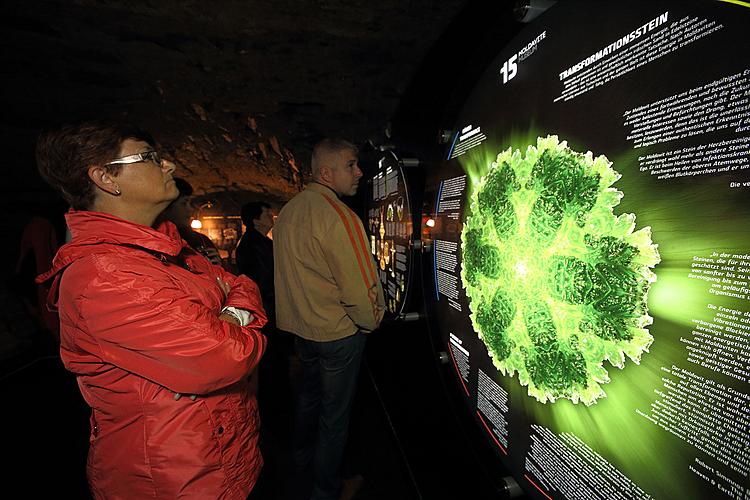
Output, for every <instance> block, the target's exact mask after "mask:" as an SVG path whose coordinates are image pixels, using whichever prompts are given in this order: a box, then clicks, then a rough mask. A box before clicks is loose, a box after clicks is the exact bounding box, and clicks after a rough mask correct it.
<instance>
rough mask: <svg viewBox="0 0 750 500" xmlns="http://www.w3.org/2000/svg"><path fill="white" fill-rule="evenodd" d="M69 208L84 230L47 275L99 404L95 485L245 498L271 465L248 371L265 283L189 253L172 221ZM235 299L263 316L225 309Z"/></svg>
mask: <svg viewBox="0 0 750 500" xmlns="http://www.w3.org/2000/svg"><path fill="white" fill-rule="evenodd" d="M66 218H67V221H68V227H69V228H70V230H71V232H72V234H73V240H72V241H71V242H70V243H69V244H67V245H65V246H63V247H62V248H60V250H59V251H58V253H57V255H56V256H55V260H54V263H53V267H52V269H51V270H50V271H49V272H48V273H45V274H43V275H42V276H40V277H39V278H38V280H37V281H39V282H42V281H45V280H49V279H50V278H52V277H54V282H53V285H52V289H51V292H50V303H51V304H53V305H54V304H56V305H57V307H58V310H59V314H60V337H61V339H60V340H61V347H60V354H61V356H62V359H63V362H64V363H65V367H66V368H67V369H68V370H70V371H71V372H73V373H75V374H76V376H77V378H78V385H79V387H80V389H81V393H82V394H83V397H84V399H85V400H86V402H87V403H88V404H89V406H91V409H92V412H91V437H90V448H89V456H88V467H87V472H88V478H89V485H90V487H91V490H92V493H93V494H94V497H96V498H123V499H143V498H169V499H172V498H200V499H208V498H211V499H214V498H217V499H218V498H222V499H235V498H237V499H244V498H245V497H246V496H247V494H248V492H249V491H250V490H251V489H252V486H253V485H254V484H255V481H256V480H257V478H258V474H259V473H260V469H261V466H262V464H263V460H262V458H261V456H260V452H259V450H258V429H259V425H260V422H259V419H258V410H257V403H256V399H255V395H254V394H251V393H250V391H248V382H247V380H248V374H249V373H250V372H251V371H252V370H253V368H254V367H255V366H256V365H257V364H258V362H259V360H260V358H261V356H262V354H263V350H264V348H265V337H264V336H263V335H261V333H260V328H261V327H262V326H263V325H264V324H265V322H266V317H265V313H264V312H263V308H262V306H261V302H260V296H259V293H258V289H257V287H256V286H255V284H254V283H253V282H252V281H250V280H249V279H247V278H245V277H236V276H233V275H231V274H229V273H227V272H225V271H224V270H223V269H222V268H221V267H219V266H213V265H211V264H210V263H209V262H208V260H206V259H205V258H204V257H202V256H200V255H198V254H194V253H193V252H190V250H189V249H188V248H185V243H184V242H183V241H182V240H181V239H180V237H179V233H178V232H177V228H175V226H174V225H173V224H171V223H165V224H163V225H162V226H161V227H160V228H159V229H158V230H154V229H151V228H149V227H146V226H141V225H138V224H134V223H131V222H127V221H124V220H122V219H119V218H117V217H114V216H112V215H109V214H103V213H97V212H83V211H71V212H69V213H68V215H67V216H66ZM181 252H182V253H181ZM186 254H189V255H188V256H187V257H186V258H185V259H184V261H185V263H186V267H187V268H186V267H183V265H181V263H180V262H179V258H176V257H178V256H180V255H181V256H184V255H186ZM188 268H189V269H188ZM63 271H64V272H63ZM217 277H220V278H221V279H223V280H224V281H226V282H227V283H228V284H229V285H230V286H231V291H230V292H229V294H228V297H226V298H225V297H224V293H223V292H222V290H221V288H220V287H219V285H218V284H217V279H216V278H217ZM223 306H234V307H238V308H242V309H245V310H248V311H250V312H251V313H252V314H253V315H254V316H255V319H254V321H253V323H252V324H251V325H249V326H246V327H239V326H235V325H232V324H230V323H227V322H225V321H221V320H219V319H218V317H219V314H220V311H221V308H222V307H223ZM176 392H177V393H182V394H197V395H198V397H197V398H196V399H195V401H192V400H191V399H190V398H189V397H182V398H181V399H179V400H178V401H175V399H174V396H175V393H176Z"/></svg>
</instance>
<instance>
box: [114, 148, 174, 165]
mask: <svg viewBox="0 0 750 500" xmlns="http://www.w3.org/2000/svg"><path fill="white" fill-rule="evenodd" d="M145 161H152V162H154V163H156V164H157V165H158V166H160V167H161V162H162V159H161V155H159V153H158V152H157V151H144V152H143V153H136V154H134V155H128V156H123V157H122V158H117V159H115V160H112V161H111V162H109V163H105V164H104V165H105V166H106V165H127V164H130V163H140V162H145Z"/></svg>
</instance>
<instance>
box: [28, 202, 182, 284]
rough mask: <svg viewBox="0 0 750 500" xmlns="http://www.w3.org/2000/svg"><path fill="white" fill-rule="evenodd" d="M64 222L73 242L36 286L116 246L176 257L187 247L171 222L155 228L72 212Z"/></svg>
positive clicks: (66, 216) (89, 213)
mask: <svg viewBox="0 0 750 500" xmlns="http://www.w3.org/2000/svg"><path fill="white" fill-rule="evenodd" d="M65 220H66V222H67V224H68V229H70V233H71V234H72V236H73V239H72V241H71V242H70V243H67V244H65V245H63V246H62V247H60V249H59V250H58V251H57V254H56V255H55V258H54V260H53V261H52V268H51V269H50V270H49V271H47V272H46V273H44V274H40V275H39V276H37V278H36V282H37V283H43V282H45V281H48V280H50V279H52V278H53V277H54V276H55V275H56V274H58V273H59V272H60V271H62V270H64V269H65V268H66V267H68V266H69V265H70V264H72V263H73V262H75V261H76V260H78V259H80V258H82V257H86V256H89V255H92V254H96V253H105V252H108V251H111V250H112V247H113V246H122V245H127V246H129V247H140V248H143V249H144V250H146V251H149V252H158V253H162V254H165V255H169V256H173V257H174V256H176V255H178V254H179V253H180V251H181V250H182V248H183V247H184V246H185V245H186V243H185V242H184V241H182V239H181V238H180V233H179V231H178V230H177V227H176V226H175V225H174V224H172V223H171V222H163V223H162V224H161V225H159V227H158V228H156V229H153V228H151V227H148V226H143V225H141V224H136V223H134V222H130V221H127V220H124V219H120V218H119V217H115V216H114V215H111V214H106V213H102V212H89V211H83V210H71V211H69V212H68V213H67V214H65Z"/></svg>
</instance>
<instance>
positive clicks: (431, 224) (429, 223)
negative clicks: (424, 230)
mask: <svg viewBox="0 0 750 500" xmlns="http://www.w3.org/2000/svg"><path fill="white" fill-rule="evenodd" d="M424 224H425V226H427V227H435V219H427V222H425V223H424Z"/></svg>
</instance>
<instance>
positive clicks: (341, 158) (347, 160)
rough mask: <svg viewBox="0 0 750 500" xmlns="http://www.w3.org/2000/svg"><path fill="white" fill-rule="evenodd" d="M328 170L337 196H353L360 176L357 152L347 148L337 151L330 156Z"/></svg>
mask: <svg viewBox="0 0 750 500" xmlns="http://www.w3.org/2000/svg"><path fill="white" fill-rule="evenodd" d="M329 170H330V177H331V180H330V182H331V187H332V188H333V190H334V191H336V193H338V195H339V196H354V194H355V193H356V192H357V187H359V179H360V178H361V177H362V171H361V170H360V169H359V159H358V158H357V154H356V153H355V152H354V151H350V150H348V149H346V150H343V151H339V152H338V153H337V154H335V155H333V156H332V158H331V161H330V166H329Z"/></svg>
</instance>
